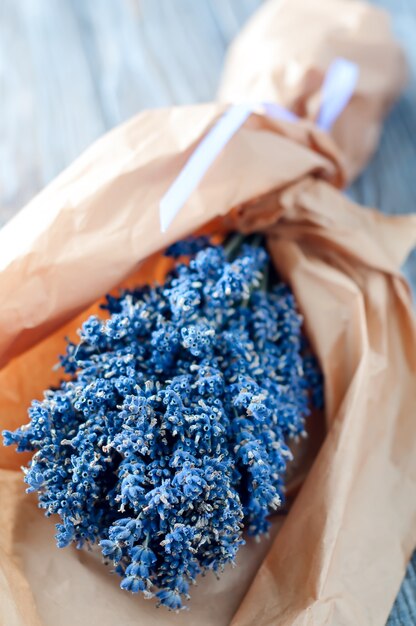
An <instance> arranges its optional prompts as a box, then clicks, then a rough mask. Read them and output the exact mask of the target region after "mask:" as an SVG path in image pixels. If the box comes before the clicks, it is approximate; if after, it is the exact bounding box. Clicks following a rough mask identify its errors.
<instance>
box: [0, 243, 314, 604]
mask: <svg viewBox="0 0 416 626" xmlns="http://www.w3.org/2000/svg"><path fill="white" fill-rule="evenodd" d="M232 247H233V246H231V251H230V250H227V249H226V248H225V247H223V246H212V245H210V244H209V242H208V241H205V240H201V239H198V240H193V241H185V242H182V243H180V244H176V245H175V246H172V247H171V249H170V250H169V254H170V255H171V256H174V257H175V258H179V257H180V256H181V255H183V254H186V255H190V256H191V257H192V258H191V260H190V262H189V263H188V264H187V263H178V264H177V266H176V267H175V269H174V270H173V271H172V272H171V273H170V274H169V276H168V277H167V279H166V282H165V284H164V285H160V286H159V285H156V286H151V287H149V286H145V287H140V288H138V289H134V290H132V291H125V292H123V293H122V294H121V295H120V297H112V296H109V297H108V298H107V301H106V304H105V305H103V308H104V309H106V310H107V313H108V317H107V318H105V319H100V318H99V317H90V318H89V319H88V320H87V321H86V322H85V323H84V324H83V326H82V328H81V330H80V331H79V335H80V342H79V343H78V344H74V343H69V344H68V347H67V352H66V354H65V355H64V356H62V357H61V365H62V367H63V368H64V370H65V372H66V373H67V375H69V376H67V379H66V380H65V381H63V382H62V383H61V384H60V386H59V388H56V389H50V390H48V391H46V392H45V394H44V399H43V400H42V401H41V402H39V401H34V402H33V404H32V406H31V408H30V410H29V416H30V423H29V424H27V425H25V426H22V427H21V428H19V429H18V430H17V431H15V432H10V431H6V432H5V433H4V438H5V444H6V445H10V444H17V446H18V450H19V451H23V450H30V451H33V452H34V454H33V457H32V460H31V461H30V463H29V466H28V468H27V469H26V471H25V481H26V482H27V484H28V485H29V488H28V491H36V492H38V497H39V505H40V507H42V508H43V509H45V511H46V515H48V516H49V515H53V514H58V515H59V516H60V518H61V521H60V523H59V524H57V531H58V532H57V535H56V537H57V544H58V546H59V547H64V546H67V545H68V544H70V543H72V542H74V543H75V544H76V545H77V547H79V548H81V547H82V546H83V545H84V544H87V545H91V544H94V543H99V545H100V546H101V550H102V554H103V556H104V558H105V559H106V560H107V561H111V562H112V563H113V564H114V565H115V570H116V572H117V573H118V574H119V575H120V576H121V577H122V580H121V587H122V588H123V589H126V590H129V591H132V592H133V593H137V592H143V593H144V594H145V596H147V597H149V596H153V595H156V596H157V598H158V601H159V603H161V604H163V605H166V606H167V607H168V608H170V609H173V610H177V609H179V608H181V607H182V603H183V599H184V598H188V597H189V596H188V592H189V586H190V584H192V583H193V582H194V581H195V578H196V576H197V575H198V574H199V573H200V572H204V571H206V570H213V571H214V572H219V571H221V569H222V568H223V567H224V565H225V564H227V563H229V562H232V561H233V560H234V557H235V555H236V552H237V550H238V549H239V547H240V546H241V544H242V543H244V541H243V538H242V529H243V526H244V525H245V526H246V527H247V529H248V532H249V533H250V534H252V535H259V534H261V533H264V532H266V531H267V529H268V526H269V522H268V519H267V517H268V515H269V514H270V512H271V511H273V510H274V509H276V508H277V507H279V505H280V504H281V502H282V499H283V477H284V473H285V469H286V466H287V463H288V461H289V460H290V459H291V452H290V450H289V447H288V441H289V440H290V438H292V437H296V436H299V435H304V434H305V432H304V424H305V417H306V416H307V415H308V413H309V404H310V398H311V396H313V398H314V400H315V402H316V403H318V404H319V403H320V402H321V401H322V380H321V375H320V372H319V369H318V367H317V365H316V363H315V361H314V359H313V357H311V355H310V353H308V351H307V350H305V340H304V338H303V336H302V332H301V325H302V319H301V316H300V315H299V313H298V312H297V309H296V303H295V300H294V297H293V295H292V293H291V291H290V289H289V288H288V287H287V286H286V285H284V284H282V283H279V282H277V281H275V284H274V285H272V286H269V287H268V288H266V286H267V285H266V284H267V283H269V282H270V280H268V278H267V273H268V270H267V268H268V264H269V260H268V256H267V253H266V251H265V250H264V248H263V247H262V246H261V245H260V246H259V245H256V246H254V245H248V244H244V245H242V246H240V247H239V248H238V250H237V251H236V250H235V249H234V251H232ZM311 392H312V393H311Z"/></svg>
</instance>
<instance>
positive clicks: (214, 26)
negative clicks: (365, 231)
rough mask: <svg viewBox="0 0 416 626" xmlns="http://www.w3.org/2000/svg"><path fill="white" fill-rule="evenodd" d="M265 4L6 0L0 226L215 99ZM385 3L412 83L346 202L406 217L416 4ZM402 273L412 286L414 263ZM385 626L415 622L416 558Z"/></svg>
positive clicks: (252, 0)
mask: <svg viewBox="0 0 416 626" xmlns="http://www.w3.org/2000/svg"><path fill="white" fill-rule="evenodd" d="M261 2H262V0H175V1H173V0H101V2H96V1H95V2H94V1H93V0H53V1H49V2H48V1H47V0H24V1H23V0H0V224H2V223H4V222H5V221H7V220H8V219H9V218H10V217H11V216H12V215H13V214H14V213H15V212H16V211H17V210H18V209H19V208H20V207H21V206H23V205H24V204H25V203H26V202H27V201H28V200H29V199H30V198H31V197H32V196H33V195H34V194H35V193H36V192H37V191H38V190H40V189H41V188H42V187H44V186H45V184H46V183H48V182H49V181H50V180H51V179H52V178H53V177H54V176H56V174H58V173H59V172H60V171H61V170H62V169H63V168H64V167H65V166H67V165H68V164H69V163H70V162H71V161H72V160H73V159H74V158H75V157H76V156H78V155H79V154H80V152H82V150H84V148H86V147H87V146H88V145H89V144H90V143H91V142H92V141H93V140H94V139H96V138H97V137H99V136H100V135H101V134H102V133H104V132H105V131H106V130H108V129H110V128H112V127H113V126H115V125H117V124H119V123H120V122H122V121H124V120H125V119H127V118H129V117H130V116H132V115H133V114H135V113H137V111H139V110H141V109H143V108H148V107H153V106H160V105H166V104H186V103H192V102H203V101H207V100H211V99H213V98H214V95H215V92H216V88H217V84H218V78H219V75H220V73H221V68H222V62H223V58H224V54H225V51H226V48H227V45H228V43H229V42H230V40H231V39H232V38H233V37H234V36H235V35H236V33H237V32H238V30H239V29H240V27H241V25H242V24H243V23H244V22H245V21H246V20H247V18H248V17H249V16H250V15H251V14H252V13H253V11H254V10H255V9H256V8H257V7H258V6H259V5H260V4H261ZM376 3H377V4H379V5H383V6H385V7H386V8H387V9H388V10H389V11H390V12H391V14H392V16H393V23H394V28H395V32H396V34H397V36H398V38H399V39H400V41H401V42H402V45H403V46H404V48H405V50H406V53H407V57H408V61H409V66H410V82H409V86H408V89H407V90H406V92H405V93H404V95H403V97H402V98H401V100H400V102H399V103H398V105H397V106H396V107H395V109H394V110H393V111H392V113H391V115H390V116H389V118H388V120H387V121H386V124H385V128H384V133H383V137H382V140H381V144H380V147H379V150H378V152H377V154H376V155H375V157H374V158H373V160H372V162H371V163H370V164H369V166H368V167H367V169H366V171H365V172H364V173H363V174H362V175H361V176H360V178H359V179H358V180H357V181H355V183H354V184H353V185H352V187H351V188H350V190H349V191H348V193H349V194H350V195H351V196H352V197H353V198H355V199H356V200H357V201H359V202H361V203H363V204H366V205H372V206H376V207H378V208H379V209H381V210H382V211H384V212H386V213H409V212H414V211H416V139H415V138H416V106H415V105H416V35H415V33H416V0H377V1H376ZM405 271H406V274H407V276H408V277H409V279H410V280H411V282H412V285H413V288H414V289H415V288H416V254H414V255H413V256H412V257H411V259H410V260H409V262H408V263H407V265H406V268H405ZM386 506H388V502H386ZM388 623H389V625H390V626H399V625H400V626H403V625H410V624H416V555H415V556H414V558H413V562H412V563H411V564H410V565H409V568H408V571H407V575H406V579H405V581H404V583H403V585H402V588H401V590H400V593H399V596H398V599H397V601H396V604H395V606H394V608H393V611H392V614H391V617H390V619H389V622H388ZM354 626H367V625H364V624H360V625H358V624H357V625H354Z"/></svg>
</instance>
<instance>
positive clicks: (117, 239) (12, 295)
mask: <svg viewBox="0 0 416 626" xmlns="http://www.w3.org/2000/svg"><path fill="white" fill-rule="evenodd" d="M323 4H326V3H323V2H320V1H319V2H315V1H314V2H312V0H310V1H309V2H305V15H306V16H307V20H308V19H309V17H308V16H309V13H308V12H309V11H312V7H315V8H316V10H317V11H319V10H320V8H319V7H320V6H321V5H323ZM331 4H333V5H337V6H338V10H337V11H335V10H334V11H330V12H328V14H327V16H326V19H325V22H324V24H322V25H321V30H320V35H319V37H320V39H322V41H325V51H326V52H325V55H326V56H325V63H327V62H329V61H330V60H331V58H334V57H335V56H339V55H340V54H341V53H342V54H343V55H344V56H348V52H349V51H350V52H351V58H352V59H353V60H354V61H356V62H357V63H358V64H359V66H360V76H364V75H365V76H367V80H368V83H365V85H364V84H363V86H362V89H361V86H360V88H359V95H357V97H355V96H354V97H353V99H352V101H351V103H350V105H348V106H347V109H346V110H345V111H344V113H343V114H342V115H341V117H340V119H339V121H338V122H337V124H336V127H334V133H333V137H331V136H328V135H326V134H324V133H322V132H320V131H319V130H318V129H317V128H316V127H315V126H314V125H313V119H314V118H315V113H309V108H308V107H307V110H306V109H305V115H306V116H307V117H308V118H310V119H309V120H305V121H300V122H298V123H296V124H291V123H287V122H286V123H285V122H278V121H276V120H271V119H269V118H267V117H265V116H263V115H260V114H256V115H252V116H251V117H250V118H249V119H248V120H247V122H246V123H245V124H244V126H243V127H242V128H241V129H240V130H239V131H238V132H237V133H236V135H235V136H234V137H233V138H232V139H231V140H230V142H229V143H228V145H227V146H226V148H225V149H224V150H223V152H222V153H221V155H220V156H219V157H218V158H217V159H216V161H215V162H214V164H213V165H212V166H211V168H210V169H209V171H208V172H207V174H206V176H205V177H204V179H203V180H202V182H201V184H200V185H199V186H198V189H197V190H196V191H195V192H194V193H193V194H192V196H191V197H190V198H189V200H188V201H187V203H186V204H185V206H184V207H183V208H182V210H181V211H180V212H179V214H178V215H177V217H176V218H175V220H174V222H173V223H172V225H171V227H170V228H169V229H168V231H167V233H165V234H163V235H162V234H161V233H160V225H159V202H160V199H161V197H162V196H163V194H164V193H165V192H166V190H167V189H168V187H169V185H170V184H171V183H172V182H173V181H174V180H175V178H176V177H177V175H178V174H179V172H180V171H181V169H182V167H183V166H184V164H185V163H186V160H187V159H188V158H189V156H190V155H191V154H192V152H193V150H194V149H195V147H196V146H197V145H198V143H199V142H200V140H201V139H202V138H203V137H204V136H205V134H206V133H207V132H208V130H209V129H210V128H211V127H212V125H213V124H214V123H215V122H216V120H217V119H218V118H219V117H220V116H221V114H222V113H223V111H224V110H225V109H226V105H222V104H207V105H198V106H190V107H179V108H170V109H159V110H154V111H147V112H144V113H141V114H139V115H138V116H137V117H135V118H134V119H133V120H131V121H130V122H128V123H127V124H124V125H123V126H121V127H119V128H117V129H115V130H114V131H112V132H111V133H109V134H108V135H106V136H105V137H103V138H102V139H101V140H99V141H98V142H97V143H95V144H94V145H93V146H92V147H91V148H90V149H89V150H88V151H87V152H86V153H85V154H84V155H82V156H81V157H80V158H79V159H78V160H77V161H76V162H75V163H74V164H73V165H72V166H71V167H69V168H68V169H67V170H66V171H65V172H64V173H63V174H61V175H60V176H59V177H58V178H57V179H56V180H55V181H54V182H53V183H52V184H51V185H49V186H48V187H47V188H46V189H45V190H44V191H43V192H42V193H40V194H39V195H38V196H37V197H36V198H35V199H34V200H33V201H32V202H31V203H30V204H29V205H28V206H27V207H25V209H23V211H21V213H20V214H19V215H18V216H16V217H15V218H14V219H13V220H12V221H11V222H9V224H7V225H6V226H5V227H4V228H3V230H2V231H0V294H1V296H2V297H1V299H0V361H1V366H2V369H1V371H0V422H1V427H2V428H5V427H7V428H13V427H16V426H18V425H19V424H21V423H24V422H25V421H27V416H26V410H27V407H28V405H29V403H30V401H31V400H32V399H33V398H39V397H41V395H42V390H43V389H45V388H46V387H48V386H49V385H51V384H52V383H54V382H56V381H57V376H58V374H57V373H56V372H52V371H51V368H52V366H53V365H54V364H55V362H56V359H57V354H58V353H60V352H61V351H62V350H63V347H64V339H63V338H64V336H65V335H69V336H73V335H74V331H75V329H76V328H77V327H78V326H79V324H80V321H81V320H82V319H83V318H85V316H86V315H87V309H89V310H90V311H93V310H95V308H96V304H95V301H96V300H97V299H99V298H100V297H101V296H102V295H103V294H104V293H105V292H107V291H109V290H111V289H113V288H115V287H116V286H117V285H120V283H121V282H123V281H126V280H127V281H129V282H130V283H131V282H137V283H139V282H149V281H153V280H163V276H164V273H165V271H166V268H167V267H168V262H167V261H166V260H165V259H163V258H162V257H161V255H160V250H162V249H163V248H164V247H165V246H166V245H168V244H169V243H171V242H173V241H176V240H178V239H180V238H182V237H183V236H186V235H188V234H190V233H192V232H194V231H195V230H199V229H200V228H202V227H205V228H207V229H208V230H209V231H210V232H223V231H224V229H228V228H238V229H240V230H242V231H244V232H251V231H252V230H256V231H261V232H264V233H266V235H267V242H268V247H269V250H270V252H271V254H272V257H273V260H274V262H275V264H276V267H277V268H278V270H279V272H280V273H281V274H282V276H283V277H284V278H285V280H287V281H288V282H289V283H290V284H291V286H292V288H293V290H294V292H295V294H296V297H297V299H298V302H299V306H300V308H301V311H302V313H303V315H304V319H305V326H306V329H307V332H308V335H309V337H310V339H311V342H312V344H313V347H314V349H315V351H316V353H317V355H318V357H319V360H320V363H321V366H322V368H323V371H324V374H325V393H326V416H325V419H326V434H325V438H324V441H323V443H322V445H321V447H320V449H319V452H318V453H317V454H316V456H315V460H314V462H313V464H312V468H311V469H310V471H309V473H308V475H307V478H306V480H305V482H304V484H303V486H302V487H301V488H300V491H299V492H298V495H297V497H296V498H295V500H294V504H293V506H292V507H291V508H290V511H289V513H288V515H285V516H283V515H278V516H276V517H275V518H274V521H273V529H272V533H271V537H270V538H269V539H266V538H265V539H263V540H262V541H261V542H260V543H259V544H256V543H254V542H251V541H249V542H248V544H247V546H245V547H244V548H243V549H242V550H241V551H240V554H239V556H238V558H237V564H238V567H237V568H235V569H232V568H228V569H227V570H226V572H225V573H224V575H223V577H222V578H221V579H220V580H219V581H217V580H216V579H215V578H214V577H213V576H210V575H208V576H207V577H206V578H205V579H200V581H199V585H198V586H197V588H195V590H193V594H192V599H191V601H190V609H191V610H190V611H187V612H181V613H180V614H178V615H176V614H172V613H168V612H167V611H165V610H163V609H160V610H158V611H157V610H155V608H154V603H153V601H145V600H144V599H142V598H141V597H136V596H132V595H131V594H127V593H125V592H123V591H121V590H120V589H119V588H118V579H117V577H115V576H114V575H112V574H110V572H109V570H108V569H107V568H106V567H105V566H103V565H102V564H101V562H100V558H99V555H97V553H96V551H94V550H92V551H90V552H88V551H77V550H76V549H73V548H67V549H64V550H58V549H57V548H56V547H55V544H54V539H53V535H54V520H47V519H46V518H44V517H43V514H42V512H41V511H39V510H38V509H37V507H36V500H35V498H33V497H31V496H30V497H29V496H27V495H25V493H24V485H23V482H22V475H21V472H20V470H19V467H20V465H21V464H22V463H24V462H25V458H24V457H23V455H18V454H16V453H15V451H14V450H11V449H4V448H1V449H0V467H1V469H0V499H1V500H0V501H1V507H0V527H1V533H0V597H1V603H0V624H1V625H2V626H3V625H4V626H87V625H89V624H90V623H91V622H94V623H96V624H99V625H100V626H114V625H115V624H119V623H120V624H123V626H133V625H136V624H140V625H141V626H153V625H156V624H167V625H169V624H172V625H175V624H176V625H180V626H182V625H184V626H186V625H193V624H198V625H200V626H214V625H215V626H226V625H227V624H232V625H233V626H251V625H252V624H257V625H258V626H272V625H273V626H274V625H284V626H286V625H287V626H289V625H291V626H292V625H296V626H297V625H311V626H312V625H316V624H319V626H321V625H323V624H331V625H332V624H335V625H343V624H352V625H357V624H359V625H361V624H362V625H367V624H368V625H373V624H374V625H380V626H381V625H382V624H384V623H385V621H386V618H387V616H388V613H389V610H390V608H391V606H392V603H393V601H394V598H395V595H396V593H397V591H398V588H399V586H400V583H401V580H402V577H403V575H404V572H405V567H406V563H407V560H408V558H409V556H410V554H411V552H412V550H413V548H414V547H415V545H416V420H415V419H414V412H415V406H416V384H415V383H416V328H415V320H414V317H413V313H412V305H411V299H410V294H409V289H408V287H407V285H406V283H405V281H404V280H403V278H402V277H401V276H400V274H399V268H400V266H401V264H402V262H403V260H404V258H405V257H406V255H407V253H408V252H409V250H410V249H411V247H412V246H413V245H414V244H415V243H416V217H415V216H411V217H396V218H389V217H386V216H383V215H381V214H380V213H377V212H376V211H373V210H370V209H364V208H361V207H359V206H357V205H356V204H354V203H352V202H351V201H349V200H348V199H347V198H346V197H344V196H343V195H342V194H341V193H340V192H339V191H338V189H337V187H341V186H342V185H343V184H344V183H345V181H346V180H347V179H348V178H349V177H350V176H351V172H355V171H356V170H357V169H358V167H360V166H362V165H363V164H364V161H365V159H366V158H367V156H368V154H369V152H370V151H371V150H372V149H373V147H374V144H375V137H376V135H377V133H378V129H379V126H380V121H381V114H382V112H384V111H385V110H386V108H387V106H388V105H389V104H390V103H391V101H392V100H393V99H394V97H395V96H396V95H397V92H398V89H399V86H400V84H401V80H402V79H401V78H400V77H403V75H404V69H403V64H402V57H401V54H400V52H399V50H398V48H397V46H396V44H395V43H394V42H393V40H392V39H391V35H390V33H389V31H388V29H387V26H386V22H385V17H384V15H383V14H380V13H379V12H378V11H377V10H375V9H372V8H370V7H368V6H366V5H362V4H358V3H355V2H348V3H347V2H345V1H344V0H333V2H332V3H331ZM285 6H286V8H285V16H286V17H285V19H287V30H286V31H285V32H284V37H283V35H282V33H281V32H279V29H278V25H277V24H275V29H274V30H273V29H272V28H271V26H272V24H271V22H272V20H271V17H270V16H269V15H268V13H267V11H271V12H273V11H274V10H275V9H274V3H273V2H272V3H269V4H268V5H267V8H266V9H263V10H261V11H260V12H259V14H258V15H257V16H256V17H255V18H254V22H253V26H252V27H250V26H249V27H248V28H247V31H246V33H250V32H251V36H252V37H254V34H253V32H254V33H255V32H257V33H258V36H259V37H260V35H261V44H262V46H263V45H266V43H267V42H266V41H265V39H266V38H267V37H268V38H269V43H270V47H271V48H272V47H273V46H274V45H278V43H279V41H280V37H282V43H281V46H282V49H284V47H285V45H286V43H287V42H289V41H290V38H289V29H290V28H292V27H293V28H295V27H296V37H297V38H299V39H300V40H301V39H302V37H301V36H300V32H299V30H300V26H301V24H300V23H299V22H298V18H297V15H298V12H299V11H300V10H301V9H300V8H299V6H298V2H297V1H293V2H290V3H286V4H285ZM303 6H304V5H302V7H303ZM302 10H303V9H302ZM271 14H272V13H271ZM340 14H343V15H344V16H345V23H346V24H355V23H356V22H357V20H358V18H357V17H356V16H357V15H359V16H360V18H362V19H363V20H367V22H368V20H370V21H371V23H372V27H373V30H372V33H373V35H372V36H373V37H374V40H375V44H374V45H375V46H376V53H375V52H374V51H373V50H372V48H371V46H370V44H368V45H364V39H365V37H364V35H367V33H365V32H364V33H363V31H362V30H360V29H359V28H357V31H356V34H355V36H354V35H353V33H350V34H349V37H348V38H347V39H346V41H348V43H349V45H348V46H347V44H346V43H345V48H343V49H342V50H340V48H339V45H338V44H339V37H338V36H337V33H338V32H339V28H340V27H339V22H340ZM275 19H276V18H274V17H273V21H274V20H275ZM307 20H306V22H305V23H304V24H303V28H306V25H307V24H308V21H307ZM264 22H267V26H270V30H268V29H266V28H265V23H264ZM250 28H252V30H251V31H250ZM354 32H355V31H354ZM376 34H377V36H376ZM361 36H362V37H363V41H361V39H360V38H361ZM243 38H244V34H243V35H242V36H241V38H240V40H239V42H237V44H236V48H235V50H234V52H232V55H233V54H237V51H238V48H240V50H241V48H242V47H243V42H244V39H243ZM312 44H313V45H312ZM315 44H316V42H315V43H314V42H312V43H311V46H312V47H311V48H310V47H309V48H308V43H307V40H306V38H305V41H304V45H303V46H302V47H301V46H300V47H299V50H298V53H297V63H298V65H299V68H302V67H303V68H304V69H305V71H306V72H307V71H309V69H308V70H307V69H306V68H310V66H311V63H314V62H315V61H316V68H315V69H316V72H317V74H319V76H321V75H322V67H323V66H321V65H320V63H319V60H318V59H317V58H315V57H314V55H313V50H314V49H315V48H314V45H315ZM288 45H289V44H288ZM252 46H253V40H251V42H250V47H252ZM251 49H252V50H257V48H256V46H254V48H253V47H252V48H251ZM260 52H261V49H260V48H259V54H260ZM374 54H376V55H377V58H378V62H379V65H377V66H376V65H374V64H373V63H372V62H371V59H372V58H373V56H374ZM275 63H276V65H275V67H276V68H278V67H280V62H279V60H278V58H277V57H276V59H275ZM380 68H381V69H380ZM386 68H390V69H389V70H388V71H387V70H386ZM263 70H264V71H265V72H266V71H271V70H272V68H271V67H269V69H268V70H267V68H263ZM263 70H262V68H261V67H259V69H258V72H259V73H261V71H263ZM276 75H278V72H277V69H276ZM226 76H228V77H229V80H230V85H231V86H232V56H231V61H230V63H229V64H228V69H227V75H226ZM226 80H227V79H226ZM282 85H283V86H282V88H281V90H282V93H283V95H284V89H285V87H284V85H285V83H282ZM366 85H367V87H366V89H367V91H365V89H364V88H365V86H366ZM247 88H249V85H248V86H247ZM304 88H305V90H306V84H304ZM230 89H231V87H230ZM297 89H298V95H297V99H299V98H300V97H301V96H302V88H301V87H299V86H298V87H297ZM314 89H315V91H314V94H313V97H312V96H311V100H310V103H311V107H312V100H313V101H315V100H316V101H317V102H318V101H319V98H320V88H319V85H318V86H317V87H316V86H315V87H314ZM373 90H374V91H373ZM226 91H227V83H223V93H226ZM308 94H309V91H308ZM272 96H273V94H270V98H272ZM235 97H237V95H236V96H235ZM308 97H309V96H308V95H307V92H306V91H305V93H304V98H303V100H304V101H305V102H307V103H309V100H308ZM233 98H234V96H233ZM274 99H278V95H275V96H274ZM358 100H359V102H360V107H359V108H357V107H358V102H357V101H358ZM282 101H284V103H286V104H287V102H289V103H292V100H291V96H290V97H289V96H288V98H287V100H286V99H285V98H282ZM311 111H312V109H311ZM364 112H365V115H364ZM362 116H364V118H363V117H362ZM364 122H365V123H364ZM358 127H360V128H361V132H362V133H363V136H364V135H365V134H366V131H367V130H368V133H369V137H368V140H367V139H366V141H363V144H362V146H361V147H362V152H361V153H357V152H356V150H355V149H353V148H354V146H353V147H351V145H350V144H349V143H348V142H347V143H345V142H344V140H343V139H342V138H343V137H348V133H349V132H350V129H352V130H351V133H354V132H357V128H358ZM335 128H336V132H335ZM354 129H355V130H354ZM355 148H357V146H355ZM315 426H316V425H314V424H312V425H311V430H312V431H314V429H315ZM312 439H313V437H311V440H312ZM299 471H300V470H299Z"/></svg>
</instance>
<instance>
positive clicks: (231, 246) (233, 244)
mask: <svg viewBox="0 0 416 626" xmlns="http://www.w3.org/2000/svg"><path fill="white" fill-rule="evenodd" d="M245 238H246V236H245V235H242V234H241V233H233V234H232V235H230V236H229V237H228V239H227V240H226V242H225V243H224V251H225V254H226V257H227V259H228V260H229V261H231V260H233V259H234V258H235V257H236V253H237V252H238V250H239V249H240V248H241V246H242V244H243V242H244V239H245Z"/></svg>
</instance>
